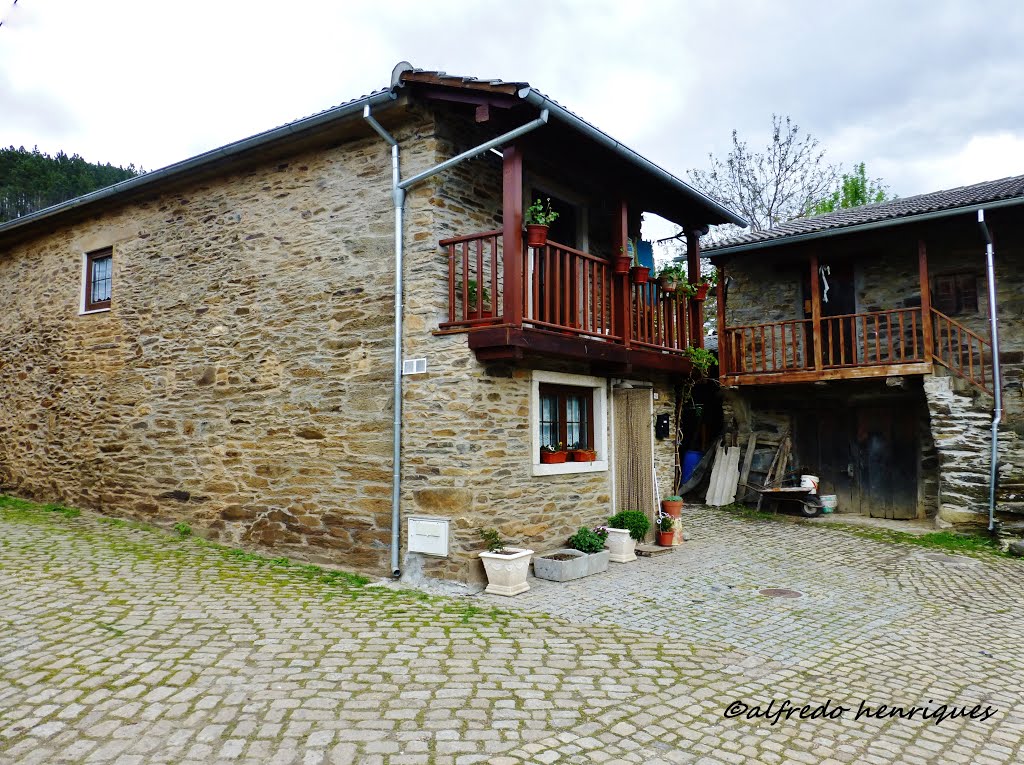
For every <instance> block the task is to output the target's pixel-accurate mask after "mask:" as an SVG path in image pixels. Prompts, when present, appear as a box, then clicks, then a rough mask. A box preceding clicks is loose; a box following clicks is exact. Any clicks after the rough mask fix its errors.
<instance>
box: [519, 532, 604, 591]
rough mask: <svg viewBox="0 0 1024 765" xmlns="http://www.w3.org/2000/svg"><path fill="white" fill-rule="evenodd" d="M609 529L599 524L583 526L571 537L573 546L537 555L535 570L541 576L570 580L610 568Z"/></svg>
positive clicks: (537, 575)
mask: <svg viewBox="0 0 1024 765" xmlns="http://www.w3.org/2000/svg"><path fill="white" fill-rule="evenodd" d="M607 538H608V532H607V531H606V530H605V529H604V528H602V527H600V526H598V527H597V528H594V529H589V528H587V527H586V526H582V527H581V528H580V530H579V531H577V532H576V533H575V534H573V535H572V536H571V537H569V547H568V548H565V549H562V550H552V551H551V552H549V553H544V554H543V555H538V556H536V557H535V558H534V559H533V573H534V575H535V576H536V577H537V578H538V579H550V580H552V581H555V582H568V581H570V580H572V579H579V578H580V577H584V576H589V575H590V574H599V573H601V572H602V571H606V570H607V569H608V550H606V549H605V548H604V543H605V540H606V539H607Z"/></svg>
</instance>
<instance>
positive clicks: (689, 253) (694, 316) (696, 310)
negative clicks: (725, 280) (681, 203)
mask: <svg viewBox="0 0 1024 765" xmlns="http://www.w3.org/2000/svg"><path fill="white" fill-rule="evenodd" d="M700 234H701V231H700V230H699V229H694V228H691V229H689V230H688V231H687V232H686V279H687V281H689V282H690V284H697V283H699V282H700V280H701V277H700ZM686 302H687V305H688V306H689V311H688V312H687V315H686V318H687V324H688V325H689V326H688V327H687V329H688V330H689V333H690V345H692V346H693V347H694V348H703V347H704V303H703V301H700V300H693V299H690V300H688V301H686Z"/></svg>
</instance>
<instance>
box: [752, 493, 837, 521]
mask: <svg viewBox="0 0 1024 765" xmlns="http://www.w3.org/2000/svg"><path fill="white" fill-rule="evenodd" d="M750 488H752V489H753V490H754V491H756V492H757V493H758V494H760V495H761V499H762V500H764V499H767V500H769V501H771V502H799V503H800V513H801V514H802V515H803V516H804V518H814V517H815V516H817V515H818V514H820V513H821V509H822V508H823V507H824V505H823V504H822V501H821V497H819V496H818V494H817V489H815V488H814V487H813V486H760V487H759V486H751V487H750ZM758 504H759V505H760V502H758Z"/></svg>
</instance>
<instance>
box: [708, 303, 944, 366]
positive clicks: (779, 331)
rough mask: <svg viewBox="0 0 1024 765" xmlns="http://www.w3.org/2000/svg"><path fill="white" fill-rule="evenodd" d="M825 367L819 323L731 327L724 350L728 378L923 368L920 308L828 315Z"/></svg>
mask: <svg viewBox="0 0 1024 765" xmlns="http://www.w3.org/2000/svg"><path fill="white" fill-rule="evenodd" d="M817 336H818V338H819V342H820V344H821V348H820V356H821V358H820V362H819V361H818V354H817V352H816V349H815V346H814V343H815V333H814V321H813V320H812V319H793V320H789V321H777V322H768V323H765V324H755V325H747V326H737V327H727V328H726V330H725V335H724V338H723V339H724V343H723V345H724V348H719V353H720V355H721V357H722V358H721V361H722V364H721V367H722V374H723V376H743V375H781V376H783V377H785V376H787V375H790V376H795V379H812V378H813V377H814V375H815V373H819V375H820V376H821V377H822V379H824V378H827V377H836V376H837V375H836V374H834V373H836V372H838V371H841V370H865V373H864V374H862V375H861V374H857V373H853V374H848V375H843V376H849V377H857V376H869V375H868V374H867V372H866V370H869V369H872V368H874V369H876V370H877V369H879V368H883V367H885V368H888V367H893V366H904V365H913V364H920V363H924V362H925V361H926V360H927V359H926V355H927V354H926V345H925V340H924V327H923V325H922V322H921V309H920V308H894V309H891V310H887V311H872V312H869V313H852V314H844V315H842V316H823V317H822V318H821V321H820V324H819V331H818V335H817Z"/></svg>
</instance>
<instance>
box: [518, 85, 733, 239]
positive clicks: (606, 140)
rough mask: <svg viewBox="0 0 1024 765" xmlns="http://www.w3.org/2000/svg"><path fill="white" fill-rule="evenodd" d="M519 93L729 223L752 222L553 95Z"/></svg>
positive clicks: (532, 90)
mask: <svg viewBox="0 0 1024 765" xmlns="http://www.w3.org/2000/svg"><path fill="white" fill-rule="evenodd" d="M519 97H520V98H522V99H523V100H525V101H526V103H528V104H531V105H533V106H536V107H537V108H538V109H547V110H548V111H550V112H551V114H553V115H554V116H555V117H556V118H557V119H559V120H561V121H562V122H564V123H566V124H567V125H569V126H570V127H571V128H573V129H575V130H578V131H579V132H580V133H583V134H584V135H585V136H587V137H588V138H590V139H592V140H594V141H596V142H597V143H599V144H601V145H602V146H604V147H606V148H608V149H611V150H612V151H613V152H615V153H616V154H617V155H618V156H620V157H621V158H622V159H624V160H626V161H627V162H629V163H630V164H632V165H634V166H636V167H638V168H639V169H640V170H642V171H643V172H645V173H648V174H649V175H653V176H656V177H657V178H658V179H659V180H661V181H663V182H665V183H667V184H669V185H670V186H674V187H675V188H676V189H678V190H679V191H680V192H682V193H684V194H686V195H687V196H690V197H693V198H694V199H695V200H697V201H698V202H700V203H701V204H703V205H705V206H706V207H708V208H710V209H711V210H713V211H714V212H716V213H718V214H719V215H721V216H722V217H723V218H725V220H726V221H727V222H728V223H733V224H735V225H737V226H743V227H744V228H745V227H747V226H749V225H750V224H749V223H748V222H747V221H746V220H744V219H743V218H741V217H740V216H739V215H737V214H736V213H734V212H733V211H732V210H730V209H728V208H727V207H723V206H722V205H720V204H719V203H718V202H716V201H715V200H714V199H712V198H711V197H709V196H708V195H707V194H704V193H702V192H700V191H698V190H697V189H695V188H693V187H692V186H690V185H689V184H688V183H686V182H685V181H683V180H680V179H679V178H676V177H675V176H674V175H672V173H670V172H668V171H667V170H665V169H663V168H661V167H658V166H657V165H656V164H654V163H653V162H651V161H650V160H649V159H647V158H645V157H643V156H641V155H640V154H637V153H636V152H635V151H633V150H632V149H631V148H629V147H628V146H626V145H625V144H622V143H619V142H618V141H616V140H615V139H614V138H612V137H611V136H610V135H608V134H607V133H605V132H602V131H601V130H598V129H597V128H596V127H594V126H593V125H591V124H590V123H589V122H587V121H586V120H582V119H580V118H579V117H577V116H576V115H575V114H573V113H572V112H570V111H568V110H566V109H565V108H564V107H562V106H559V105H558V104H557V103H555V102H554V101H552V100H551V99H550V98H548V97H547V96H545V95H543V94H541V93H538V92H537V91H536V90H534V89H533V88H523V89H522V90H520V91H519Z"/></svg>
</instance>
